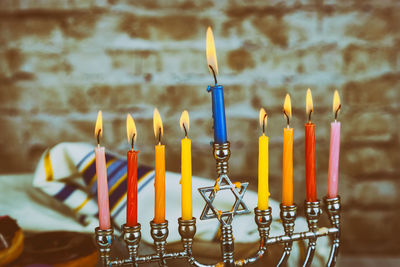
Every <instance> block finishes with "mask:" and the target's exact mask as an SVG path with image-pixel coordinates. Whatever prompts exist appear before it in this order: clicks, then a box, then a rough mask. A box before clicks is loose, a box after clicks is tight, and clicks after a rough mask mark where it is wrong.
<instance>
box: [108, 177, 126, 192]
mask: <svg viewBox="0 0 400 267" xmlns="http://www.w3.org/2000/svg"><path fill="white" fill-rule="evenodd" d="M126 177H127V174H125V175H124V176H122V177H121V178H119V179H118V181H117V182H116V183H115V184H114V185H113V186H112V187H111V189H110V191H108V194H109V195H111V194H112V192H114V190H115V189H117V187H118V186H119V185H120V184H121V183H122V182H123V181H125V180H126Z"/></svg>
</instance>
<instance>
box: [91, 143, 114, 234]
mask: <svg viewBox="0 0 400 267" xmlns="http://www.w3.org/2000/svg"><path fill="white" fill-rule="evenodd" d="M94 152H95V155H96V175H97V201H98V204H99V223H100V229H102V230H106V229H110V228H111V224H110V208H109V204H108V183H107V167H106V155H105V149H104V147H96V148H95V149H94Z"/></svg>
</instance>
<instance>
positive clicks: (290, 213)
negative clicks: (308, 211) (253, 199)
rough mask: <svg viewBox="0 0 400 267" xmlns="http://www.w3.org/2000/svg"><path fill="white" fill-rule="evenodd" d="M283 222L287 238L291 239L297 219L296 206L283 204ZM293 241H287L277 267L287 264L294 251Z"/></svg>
mask: <svg viewBox="0 0 400 267" xmlns="http://www.w3.org/2000/svg"><path fill="white" fill-rule="evenodd" d="M280 215H281V220H282V225H283V229H284V230H285V234H286V236H288V237H290V236H292V235H293V232H294V224H295V221H296V217H297V206H296V205H291V206H285V205H283V204H281V213H280ZM292 245H293V242H292V241H287V242H285V245H284V248H283V253H282V256H281V258H280V260H279V262H278V264H277V266H284V265H285V264H286V263H287V260H288V258H289V256H290V253H291V251H292Z"/></svg>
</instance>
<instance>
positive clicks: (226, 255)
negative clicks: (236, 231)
mask: <svg viewBox="0 0 400 267" xmlns="http://www.w3.org/2000/svg"><path fill="white" fill-rule="evenodd" d="M221 235H222V240H221V252H222V260H223V261H224V266H225V267H233V266H235V260H234V259H233V252H234V242H233V233H232V225H231V224H221Z"/></svg>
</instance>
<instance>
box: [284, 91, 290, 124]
mask: <svg viewBox="0 0 400 267" xmlns="http://www.w3.org/2000/svg"><path fill="white" fill-rule="evenodd" d="M283 112H284V113H285V116H287V117H288V118H289V119H290V118H292V103H291V101H290V95H289V94H286V97H285V102H284V103H283Z"/></svg>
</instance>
